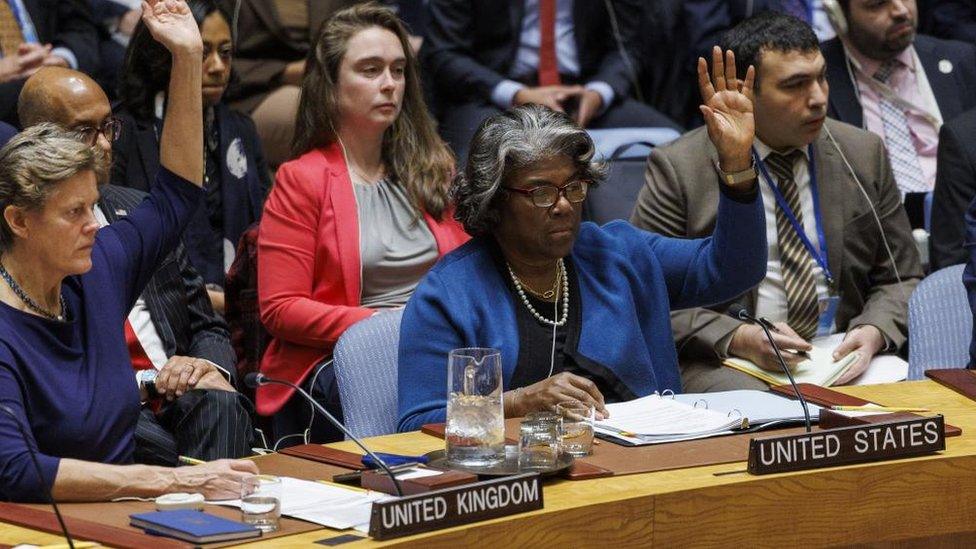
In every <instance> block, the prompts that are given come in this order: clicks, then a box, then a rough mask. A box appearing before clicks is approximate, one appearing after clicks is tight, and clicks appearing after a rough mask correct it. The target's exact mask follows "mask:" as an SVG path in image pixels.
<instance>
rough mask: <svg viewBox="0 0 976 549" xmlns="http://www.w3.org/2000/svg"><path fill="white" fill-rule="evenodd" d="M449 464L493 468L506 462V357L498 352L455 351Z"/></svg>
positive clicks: (450, 395) (450, 392)
mask: <svg viewBox="0 0 976 549" xmlns="http://www.w3.org/2000/svg"><path fill="white" fill-rule="evenodd" d="M444 439H445V444H446V449H447V461H448V462H449V463H453V464H456V465H463V466H466V467H490V466H492V465H495V464H497V463H499V462H501V461H503V460H504V459H505V412H504V409H503V408H502V356H501V352H500V351H498V349H487V348H479V347H471V348H466V349H454V350H453V351H451V352H450V354H449V355H448V359H447V426H446V429H445V437H444Z"/></svg>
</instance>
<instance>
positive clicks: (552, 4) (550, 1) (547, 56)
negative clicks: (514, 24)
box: [539, 0, 560, 86]
mask: <svg viewBox="0 0 976 549" xmlns="http://www.w3.org/2000/svg"><path fill="white" fill-rule="evenodd" d="M559 84H560V80H559V64H558V62H557V61H556V0H539V85H540V86H558V85H559Z"/></svg>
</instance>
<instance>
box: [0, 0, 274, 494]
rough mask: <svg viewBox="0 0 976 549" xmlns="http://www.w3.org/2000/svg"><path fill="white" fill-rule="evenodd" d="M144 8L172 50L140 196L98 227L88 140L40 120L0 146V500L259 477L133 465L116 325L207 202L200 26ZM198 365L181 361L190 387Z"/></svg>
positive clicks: (158, 3) (127, 385)
mask: <svg viewBox="0 0 976 549" xmlns="http://www.w3.org/2000/svg"><path fill="white" fill-rule="evenodd" d="M144 6H148V7H147V11H146V13H144V14H143V20H144V21H145V22H146V24H147V25H148V26H149V28H150V29H151V30H152V33H153V36H154V37H156V39H157V40H159V41H160V42H162V43H163V44H164V45H165V46H166V49H167V50H169V51H170V52H171V53H172V56H173V71H172V80H171V82H170V108H169V110H168V112H167V115H166V116H167V119H166V125H165V126H164V128H163V130H162V135H161V140H160V141H161V144H160V159H161V164H162V166H163V169H161V170H160V171H159V173H158V174H157V176H156V184H155V185H154V186H153V189H152V192H151V193H150V195H149V198H147V199H146V200H145V201H144V202H143V203H142V205H140V206H139V207H138V208H137V209H135V210H134V211H133V212H132V213H131V215H129V216H128V217H126V218H125V219H122V220H119V221H117V222H115V223H113V224H111V225H109V226H108V227H105V228H104V229H99V223H98V221H97V220H96V218H95V215H94V213H93V208H94V205H95V203H96V202H97V201H98V188H97V186H96V181H95V179H96V178H95V172H96V170H97V169H100V168H101V166H100V164H101V163H102V162H104V161H105V158H104V156H103V154H102V153H101V151H100V149H99V148H98V147H92V146H91V145H89V144H87V143H85V142H83V141H82V140H81V139H80V138H79V136H78V135H76V134H75V133H74V132H70V133H69V132H66V131H65V130H61V129H59V128H57V127H56V126H54V125H51V124H40V125H37V126H34V127H32V128H29V129H27V130H25V131H24V132H22V133H21V134H20V135H18V136H17V137H15V138H13V139H12V140H11V141H10V142H9V143H8V144H7V145H6V146H5V147H4V148H3V149H2V150H0V213H2V216H0V279H2V281H0V500H13V501H44V500H46V499H47V494H48V493H50V494H52V495H53V497H54V498H55V499H57V500H59V501H97V500H105V501H107V500H110V499H113V498H117V497H121V496H137V497H154V496H158V495H161V494H165V493H169V492H199V493H202V494H204V496H205V497H207V498H208V499H215V498H216V499H227V498H237V497H239V495H240V486H241V480H242V479H244V478H246V477H247V476H250V475H252V474H254V473H257V467H256V466H255V465H254V463H253V462H251V461H247V460H219V461H215V462H211V463H207V464H204V465H200V466H198V467H178V468H166V467H156V466H149V465H137V464H133V458H134V451H135V437H134V435H135V428H136V422H137V420H138V417H139V409H140V408H139V401H140V397H141V398H142V399H145V398H146V395H145V394H142V395H140V390H139V388H138V387H137V385H136V383H134V382H133V379H132V364H131V361H130V358H129V353H128V350H127V348H126V342H125V336H124V335H123V323H124V321H125V319H126V316H127V315H128V312H129V310H130V309H131V308H132V306H133V304H134V303H135V301H136V298H137V297H138V296H139V295H140V294H141V293H142V290H143V287H144V286H145V285H146V283H147V282H148V281H149V279H150V277H152V275H153V273H154V272H155V271H156V268H157V267H158V266H159V263H160V262H161V261H162V260H163V259H164V258H165V257H166V256H167V255H168V254H169V253H170V251H172V250H173V248H175V247H176V245H177V243H178V242H179V239H180V233H181V232H182V230H183V228H184V227H185V226H186V223H187V221H188V220H189V219H190V216H191V215H192V213H193V210H194V208H195V207H196V206H197V204H199V202H200V201H201V200H202V197H203V193H202V191H201V190H200V186H201V184H202V182H203V181H202V180H203V158H202V156H203V155H202V152H201V151H203V122H202V121H203V117H202V115H201V100H200V73H201V70H200V62H201V61H200V60H201V58H202V55H201V53H202V49H203V48H202V44H201V41H200V33H199V31H198V29H197V25H196V23H195V22H194V21H193V18H192V17H191V16H190V12H189V10H188V9H187V7H186V5H185V4H184V3H183V2H182V0H165V1H164V0H155V1H151V2H148V3H146V2H144ZM202 373H203V370H200V369H197V370H194V369H193V366H191V367H190V368H189V369H188V370H186V376H187V378H186V381H187V382H188V383H190V384H191V385H192V384H193V383H196V381H197V380H198V378H199V376H200V375H202ZM181 379H182V378H181ZM32 454H36V462H35V461H34V456H32Z"/></svg>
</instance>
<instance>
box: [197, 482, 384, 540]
mask: <svg viewBox="0 0 976 549" xmlns="http://www.w3.org/2000/svg"><path fill="white" fill-rule="evenodd" d="M384 497H386V494H382V493H379V492H361V491H358V490H351V489H349V488H342V487H340V486H335V485H332V484H323V483H321V482H312V481H310V480H300V479H297V478H291V477H281V514H282V515H283V516H287V517H291V518H296V519H299V520H305V521H308V522H313V523H315V524H320V525H322V526H326V527H329V528H333V529H335V530H345V529H346V528H353V527H355V526H357V525H361V524H364V523H366V524H368V523H369V517H370V513H371V512H372V509H373V502H374V501H376V500H378V499H381V498H384ZM208 503H213V504H216V505H225V506H229V507H237V508H240V506H241V500H239V499H235V500H227V501H211V502H208Z"/></svg>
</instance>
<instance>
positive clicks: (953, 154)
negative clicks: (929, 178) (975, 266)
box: [929, 110, 976, 271]
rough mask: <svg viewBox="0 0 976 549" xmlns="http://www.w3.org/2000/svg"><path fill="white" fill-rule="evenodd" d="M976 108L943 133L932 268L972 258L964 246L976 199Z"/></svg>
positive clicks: (934, 208)
mask: <svg viewBox="0 0 976 549" xmlns="http://www.w3.org/2000/svg"><path fill="white" fill-rule="evenodd" d="M974 143H976V110H971V111H967V112H965V113H963V114H961V115H959V116H958V117H956V118H955V119H953V120H950V121H949V122H946V123H945V124H944V125H943V126H942V131H940V132H939V157H938V168H937V170H936V173H935V192H934V193H933V199H932V227H931V230H932V236H931V238H930V240H929V246H930V261H931V264H932V270H933V271H934V270H936V269H941V268H942V267H948V266H950V265H958V264H960V263H966V262H967V261H969V252H968V251H967V250H966V249H965V248H964V247H963V241H964V240H965V239H966V221H965V217H966V210H967V208H969V205H970V204H971V203H972V202H973V199H974V198H976V146H974V145H973V144H974Z"/></svg>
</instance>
